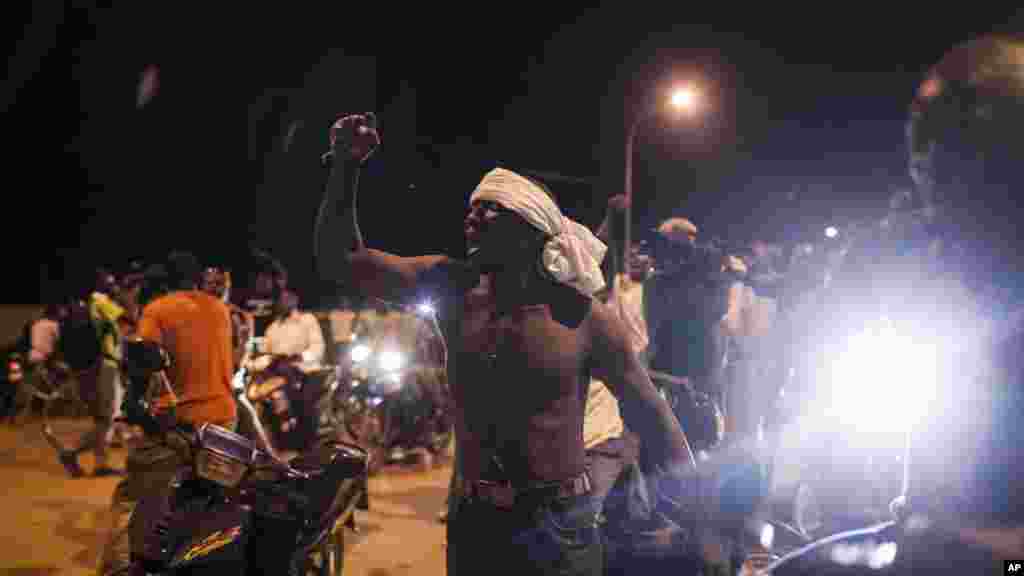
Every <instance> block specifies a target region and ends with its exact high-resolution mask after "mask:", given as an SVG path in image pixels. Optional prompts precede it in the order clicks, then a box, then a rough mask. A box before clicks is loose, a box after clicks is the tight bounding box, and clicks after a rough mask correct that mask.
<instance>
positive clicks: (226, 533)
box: [169, 512, 250, 569]
mask: <svg viewBox="0 0 1024 576" xmlns="http://www.w3.org/2000/svg"><path fill="white" fill-rule="evenodd" d="M200 526H201V528H200V529H199V530H197V531H196V533H195V534H194V536H192V537H191V538H189V539H188V540H187V541H185V542H183V543H182V545H181V546H179V547H178V549H177V550H176V551H175V554H174V557H173V558H172V559H171V562H170V564H169V567H170V568H172V569H181V568H184V567H189V566H193V565H198V564H220V565H225V564H235V565H241V564H243V563H244V562H245V542H246V539H247V536H248V532H249V528H250V524H249V518H248V516H246V515H244V514H242V513H239V512H225V513H223V514H220V515H218V516H217V517H215V518H210V519H208V521H205V522H203V523H202V524H201V525H200Z"/></svg>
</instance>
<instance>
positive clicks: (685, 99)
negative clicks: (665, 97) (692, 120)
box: [671, 86, 697, 114]
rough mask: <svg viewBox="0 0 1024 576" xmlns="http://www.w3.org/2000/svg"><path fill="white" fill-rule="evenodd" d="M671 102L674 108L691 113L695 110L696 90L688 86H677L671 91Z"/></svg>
mask: <svg viewBox="0 0 1024 576" xmlns="http://www.w3.org/2000/svg"><path fill="white" fill-rule="evenodd" d="M671 103H672V107H673V108H675V109H676V110H678V111H680V112H686V113H689V114H692V113H694V112H695V111H696V110H697V92H696V91H695V90H694V89H693V88H691V87H689V86H687V87H685V88H679V89H678V90H676V91H675V92H673V93H672V100H671Z"/></svg>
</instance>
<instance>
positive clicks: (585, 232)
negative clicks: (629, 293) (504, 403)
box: [469, 168, 608, 296]
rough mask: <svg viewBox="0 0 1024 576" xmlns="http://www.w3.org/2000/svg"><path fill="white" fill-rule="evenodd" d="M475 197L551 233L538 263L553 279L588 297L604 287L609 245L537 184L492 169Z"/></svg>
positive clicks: (474, 198)
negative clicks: (603, 262)
mask: <svg viewBox="0 0 1024 576" xmlns="http://www.w3.org/2000/svg"><path fill="white" fill-rule="evenodd" d="M476 200H486V201H490V202H494V203H496V204H500V205H501V206H504V207H505V208H506V209H508V210H511V211H513V212H515V213H516V214H519V215H520V216H522V217H523V219H524V220H526V221H527V222H529V223H530V225H532V226H533V227H534V228H537V229H538V230H540V231H541V232H544V233H546V234H548V235H550V236H551V239H550V240H548V242H547V244H545V245H544V252H543V253H542V255H541V264H542V265H543V266H544V269H545V270H546V271H547V272H548V273H549V274H551V276H552V277H553V278H554V279H555V281H557V282H559V283H561V284H565V285H566V286H571V287H573V288H575V289H576V290H578V291H579V292H581V293H583V294H586V295H588V296H590V295H593V294H594V293H595V292H597V291H599V290H601V289H602V288H604V275H603V274H602V273H601V260H603V259H604V253H605V252H606V251H607V250H608V247H607V246H605V245H604V243H603V242H601V241H600V240H598V239H597V237H596V236H594V234H593V233H592V232H591V231H590V230H589V229H587V227H586V226H583V225H582V224H580V223H579V222H575V221H573V220H571V219H569V218H566V217H565V216H564V215H563V214H562V211H561V210H559V209H558V206H557V205H556V204H555V203H554V201H553V200H551V198H550V197H549V196H548V195H547V194H546V193H545V192H544V191H543V190H541V189H540V188H539V187H538V186H537V185H536V184H534V183H533V182H531V181H530V180H528V179H527V178H524V177H522V176H520V175H518V174H516V173H515V172H511V171H509V170H505V169H504V168H495V169H494V170H491V171H490V172H488V173H487V175H486V176H484V178H483V180H481V181H480V184H479V185H478V186H477V187H476V190H475V191H474V192H473V195H472V196H471V197H470V200H469V201H470V203H472V202H474V201H476Z"/></svg>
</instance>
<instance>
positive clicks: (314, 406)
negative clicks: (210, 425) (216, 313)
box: [232, 339, 370, 510]
mask: <svg viewBox="0 0 1024 576" xmlns="http://www.w3.org/2000/svg"><path fill="white" fill-rule="evenodd" d="M258 348H259V340H258V339H254V340H253V341H252V342H250V344H249V346H248V347H247V349H246V353H245V356H244V357H243V359H242V362H241V367H240V368H239V370H238V372H237V373H236V375H235V378H234V380H233V383H232V386H233V388H234V390H235V398H236V402H237V403H238V404H239V405H245V406H246V407H247V409H246V410H245V411H243V413H244V414H248V415H251V416H250V417H249V418H247V419H244V420H243V421H241V422H239V431H240V432H241V433H242V434H243V435H244V436H246V437H248V438H250V439H252V440H256V441H258V442H259V444H260V446H262V447H263V448H264V449H265V450H267V451H268V452H269V453H271V454H275V455H278V456H281V457H283V458H285V459H287V458H289V457H291V456H293V455H295V454H297V453H298V452H301V451H302V450H305V449H307V448H309V447H310V446H313V445H315V444H316V443H317V442H320V441H321V440H322V439H323V438H337V437H338V436H339V433H341V432H342V431H343V430H344V427H343V425H342V423H341V422H340V421H339V420H338V419H337V418H336V413H335V412H334V411H333V410H332V409H331V408H332V397H333V394H334V393H335V392H336V390H337V388H338V378H337V370H336V368H335V367H334V366H330V365H320V366H317V367H315V368H312V369H310V368H306V369H303V370H300V369H298V368H296V367H295V366H294V365H293V364H291V359H290V358H288V357H284V356H273V355H262V356H260V355H257V353H256V350H257V349H258ZM261 357H262V358H263V361H262V363H263V364H265V367H263V368H262V369H258V366H259V364H260V363H259V362H257V363H253V362H250V361H251V360H254V359H256V360H259V358H261ZM360 486H361V494H360V497H359V501H358V504H357V508H358V509H359V510H369V506H370V504H369V489H368V486H367V478H366V477H365V475H364V476H363V477H362V478H361V479H360Z"/></svg>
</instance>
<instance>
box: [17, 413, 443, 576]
mask: <svg viewBox="0 0 1024 576" xmlns="http://www.w3.org/2000/svg"><path fill="white" fill-rule="evenodd" d="M88 426H89V423H88V421H86V420H74V421H72V420H61V421H57V422H55V423H54V425H53V427H54V430H55V431H56V433H57V435H58V436H59V437H60V438H61V440H62V441H64V442H65V443H66V444H70V443H73V442H74V440H75V438H76V436H77V435H78V434H80V433H82V432H85V431H86V430H88ZM40 427H41V424H40V423H39V422H31V421H30V422H28V423H26V424H24V425H22V426H19V427H13V426H10V425H3V426H0V477H2V478H3V480H2V484H0V486H2V488H0V515H2V516H0V576H14V575H19V576H29V575H32V576H35V575H51V574H62V575H63V574H68V575H84V574H94V573H95V569H96V565H97V561H98V558H99V555H100V552H101V549H102V546H103V541H104V539H105V526H106V524H107V510H108V508H109V506H110V496H111V494H112V493H113V490H114V486H115V484H116V483H117V479H116V478H91V477H88V476H87V477H85V478H81V479H77V480H72V479H70V478H69V477H68V476H67V474H66V473H65V472H64V469H63V467H62V466H61V465H60V464H59V463H58V462H57V458H56V456H55V454H54V452H53V450H52V449H51V448H50V446H49V445H48V444H47V443H46V442H45V440H44V439H43V437H42V434H41V433H40ZM126 453H127V449H124V448H121V449H117V448H115V449H112V460H113V462H112V463H113V464H115V465H116V466H119V467H120V466H123V464H124V458H125V454H126ZM81 463H82V467H83V468H84V469H85V471H86V473H87V474H89V473H90V471H91V470H92V465H93V462H92V455H91V454H84V455H83V456H82V457H81ZM450 470H451V469H450V466H449V465H446V464H445V465H440V464H435V463H421V464H419V465H411V466H406V467H392V468H388V469H385V470H384V471H383V472H382V473H381V474H379V475H378V476H376V477H374V478H371V480H370V498H371V500H370V510H369V511H368V512H361V511H360V512H357V516H356V521H357V525H358V530H359V532H358V533H357V534H352V533H348V534H346V548H347V552H346V560H345V563H346V570H345V573H346V574H351V575H353V576H414V575H415V576H419V575H423V576H427V575H429V576H435V575H443V574H444V572H445V560H444V550H445V549H444V526H443V525H442V524H439V523H438V522H437V513H438V512H439V511H440V510H441V507H442V506H443V505H444V500H445V495H446V492H447V488H448V479H449V474H450Z"/></svg>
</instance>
